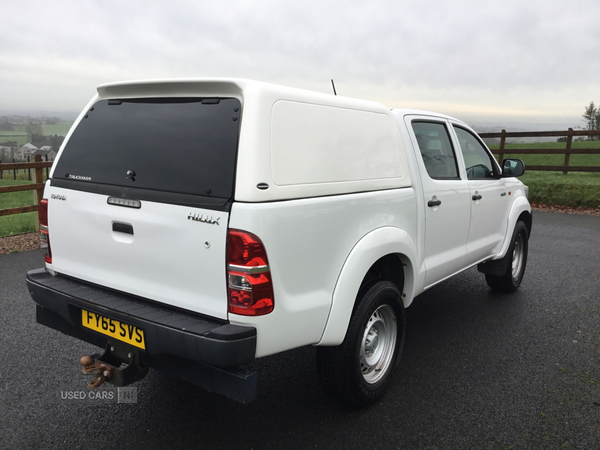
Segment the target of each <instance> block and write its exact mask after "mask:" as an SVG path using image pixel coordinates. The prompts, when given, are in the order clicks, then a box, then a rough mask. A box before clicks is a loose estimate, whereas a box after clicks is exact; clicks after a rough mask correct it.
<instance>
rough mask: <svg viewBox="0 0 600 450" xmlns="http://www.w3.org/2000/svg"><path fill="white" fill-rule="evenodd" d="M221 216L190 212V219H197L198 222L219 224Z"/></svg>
mask: <svg viewBox="0 0 600 450" xmlns="http://www.w3.org/2000/svg"><path fill="white" fill-rule="evenodd" d="M220 219H221V218H220V217H215V216H205V215H204V214H195V213H194V214H192V213H190V215H189V216H188V220H195V221H196V222H204V223H210V224H213V223H214V224H217V225H219V220H220Z"/></svg>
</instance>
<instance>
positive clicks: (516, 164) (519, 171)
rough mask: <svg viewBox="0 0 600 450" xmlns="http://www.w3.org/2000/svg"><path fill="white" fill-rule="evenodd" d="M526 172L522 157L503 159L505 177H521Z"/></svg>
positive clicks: (503, 174)
mask: <svg viewBox="0 0 600 450" xmlns="http://www.w3.org/2000/svg"><path fill="white" fill-rule="evenodd" d="M524 173H525V164H524V163H523V161H521V160H520V159H505V160H504V161H502V176H503V177H520V176H521V175H523V174H524Z"/></svg>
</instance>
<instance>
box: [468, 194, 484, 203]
mask: <svg viewBox="0 0 600 450" xmlns="http://www.w3.org/2000/svg"><path fill="white" fill-rule="evenodd" d="M471 198H472V199H473V201H474V202H476V201H477V200H481V199H482V198H483V197H481V195H479V194H477V195H474V196H473V197H471Z"/></svg>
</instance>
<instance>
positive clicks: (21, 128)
mask: <svg viewBox="0 0 600 450" xmlns="http://www.w3.org/2000/svg"><path fill="white" fill-rule="evenodd" d="M71 125H73V122H61V123H58V124H56V125H42V130H43V133H44V136H54V135H55V134H57V135H59V136H66V135H67V133H68V132H69V130H70V129H71ZM26 126H27V125H13V128H14V130H13V131H3V130H0V142H5V141H16V142H17V145H19V146H21V145H25V144H27V143H28V142H29V140H28V139H27V132H26V131H25V127H26Z"/></svg>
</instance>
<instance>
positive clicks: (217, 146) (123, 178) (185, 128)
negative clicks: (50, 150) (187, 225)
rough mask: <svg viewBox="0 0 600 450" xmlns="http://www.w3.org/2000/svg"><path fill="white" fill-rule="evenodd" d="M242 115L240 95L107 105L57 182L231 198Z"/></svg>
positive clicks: (79, 138) (65, 157) (89, 121)
mask: <svg viewBox="0 0 600 450" xmlns="http://www.w3.org/2000/svg"><path fill="white" fill-rule="evenodd" d="M239 117H240V101H239V100H238V99H234V98H219V99H217V98H204V99H202V98H165V99H133V100H132V99H127V100H125V99H124V100H101V101H99V102H97V103H96V104H95V105H94V106H93V108H91V109H90V110H89V112H88V113H87V115H86V116H85V118H84V119H82V120H81V122H80V123H79V125H78V126H77V128H76V129H75V131H74V132H73V135H72V136H71V138H70V139H69V141H68V143H67V145H66V147H65V149H64V151H63V154H62V155H61V157H60V159H59V161H58V163H57V166H56V169H55V171H54V178H55V179H64V180H76V181H78V182H79V183H77V184H83V183H86V184H87V183H89V184H104V185H110V186H123V187H126V188H133V189H134V190H135V191H138V189H142V190H154V191H162V192H171V193H178V194H191V195H200V196H208V197H217V198H222V199H230V198H232V197H233V186H234V175H235V161H236V153H237V144H238V132H239V123H240V121H239ZM128 190H129V189H128ZM138 192H140V191H138Z"/></svg>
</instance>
